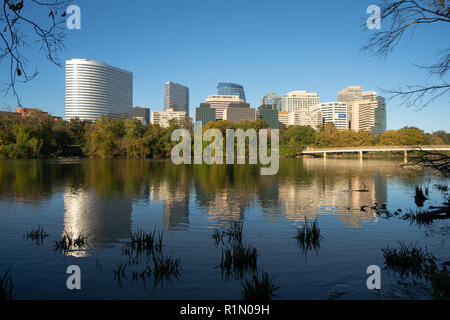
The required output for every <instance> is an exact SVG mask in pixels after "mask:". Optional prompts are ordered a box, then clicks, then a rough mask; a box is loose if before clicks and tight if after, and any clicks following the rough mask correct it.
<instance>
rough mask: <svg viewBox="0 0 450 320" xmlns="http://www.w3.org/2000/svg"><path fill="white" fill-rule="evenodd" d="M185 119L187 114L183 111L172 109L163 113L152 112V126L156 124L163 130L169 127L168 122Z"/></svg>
mask: <svg viewBox="0 0 450 320" xmlns="http://www.w3.org/2000/svg"><path fill="white" fill-rule="evenodd" d="M186 118H187V114H186V112H184V111H175V110H173V109H167V110H164V111H152V124H154V125H156V124H158V125H159V126H161V127H163V128H167V127H169V125H170V123H169V121H170V120H172V119H175V120H177V121H178V122H180V121H183V120H184V119H186Z"/></svg>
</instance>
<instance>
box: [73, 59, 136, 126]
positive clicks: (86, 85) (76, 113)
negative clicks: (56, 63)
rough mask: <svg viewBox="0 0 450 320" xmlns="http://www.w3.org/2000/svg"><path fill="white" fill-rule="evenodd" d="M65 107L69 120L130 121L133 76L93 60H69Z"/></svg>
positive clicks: (130, 73)
mask: <svg viewBox="0 0 450 320" xmlns="http://www.w3.org/2000/svg"><path fill="white" fill-rule="evenodd" d="M65 104H66V106H65V109H66V112H65V113H66V120H70V119H73V118H79V119H80V120H91V121H95V120H97V119H99V118H100V117H101V116H102V115H106V116H108V117H111V118H119V117H121V116H125V117H129V116H130V115H131V111H132V105H133V73H132V72H129V71H126V70H123V69H119V68H116V67H113V66H110V65H108V64H106V63H103V62H99V61H94V60H88V59H72V60H67V61H66V101H65Z"/></svg>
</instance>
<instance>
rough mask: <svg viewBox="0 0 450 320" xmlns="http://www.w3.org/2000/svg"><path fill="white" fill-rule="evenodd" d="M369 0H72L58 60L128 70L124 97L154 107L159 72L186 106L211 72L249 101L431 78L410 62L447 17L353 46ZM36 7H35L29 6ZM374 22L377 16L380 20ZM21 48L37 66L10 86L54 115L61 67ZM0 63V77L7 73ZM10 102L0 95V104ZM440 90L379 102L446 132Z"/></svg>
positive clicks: (439, 37)
mask: <svg viewBox="0 0 450 320" xmlns="http://www.w3.org/2000/svg"><path fill="white" fill-rule="evenodd" d="M375 3H376V1H375V0H370V1H365V0H343V1H332V0H330V1H300V0H296V1H286V0H277V1H265V0H263V1H254V0H240V1H237V0H227V1H223V0H222V1H219V0H207V1H204V0H192V1H185V0H184V1H178V0H172V1H153V0H151V1H144V0H135V1H108V0H81V1H74V3H73V4H76V5H79V6H80V8H81V24H82V25H81V30H69V31H68V32H67V38H66V42H65V46H66V48H65V50H64V51H62V52H61V53H60V55H59V59H60V60H61V61H62V62H64V61H65V60H66V59H72V58H89V59H94V60H99V61H103V62H106V63H108V64H111V65H113V66H116V67H121V68H124V69H127V70H129V71H132V72H133V73H134V94H133V104H134V105H139V106H142V107H149V108H151V110H162V108H163V88H164V82H165V81H169V80H170V81H175V82H178V83H181V84H183V85H186V86H188V87H189V89H190V110H191V116H192V115H193V111H194V109H195V107H197V106H198V105H199V104H200V103H201V102H203V101H204V99H205V98H206V97H207V96H208V95H210V94H214V93H216V85H217V83H218V82H220V81H225V82H235V83H239V84H242V85H243V86H244V89H245V93H246V96H247V100H248V102H249V103H250V104H251V106H252V107H257V106H258V101H259V99H260V98H261V97H262V96H264V95H265V94H266V93H268V92H270V91H274V92H277V93H278V94H280V95H284V94H286V93H287V92H289V91H292V90H308V91H313V92H317V93H319V95H320V100H321V101H322V102H326V101H335V100H336V99H337V92H338V91H339V90H340V89H342V88H344V87H346V86H348V85H362V86H363V87H364V89H365V90H374V91H379V90H378V88H383V89H389V88H398V87H399V86H403V85H408V84H423V83H432V80H433V79H428V77H427V75H426V74H425V73H424V72H423V70H420V69H418V68H416V67H415V66H414V64H428V63H432V62H433V61H434V60H435V58H436V56H437V54H438V53H439V52H440V50H442V49H445V46H446V45H448V31H450V30H449V27H448V26H444V25H436V26H426V27H425V28H424V29H423V30H417V31H416V33H415V37H414V38H412V39H411V40H408V39H406V40H408V41H405V42H404V43H403V44H401V45H400V46H399V47H398V48H397V50H396V51H395V52H394V53H393V54H392V55H390V56H389V57H388V59H387V60H384V59H379V58H376V57H371V56H368V55H365V54H364V53H362V52H361V51H360V49H361V47H362V46H363V45H364V44H365V43H366V41H367V38H368V37H369V36H370V35H371V33H372V32H373V31H371V30H368V29H366V28H363V27H361V25H363V24H365V20H366V19H367V18H368V17H369V14H367V13H366V9H367V7H368V6H369V5H371V4H375ZM30 14H36V13H30ZM382 28H383V21H382ZM37 49H38V48H36V47H35V46H33V45H32V46H31V48H30V49H27V50H26V51H24V53H25V54H26V56H27V57H28V59H29V60H30V63H29V67H30V68H31V69H33V68H34V67H37V69H38V71H39V75H38V77H37V78H36V79H34V80H33V81H32V82H29V83H27V84H25V85H20V86H18V90H19V93H20V95H21V98H22V104H23V105H24V106H29V107H38V108H41V109H43V110H45V111H48V112H50V113H52V114H54V115H60V116H64V68H63V69H60V68H58V67H56V66H54V65H52V64H51V63H50V62H48V61H47V60H46V59H45V58H44V57H43V53H42V52H41V53H38V52H37ZM6 70H7V69H6V64H5V62H3V63H2V64H1V65H0V71H1V73H0V75H1V76H0V80H1V81H2V82H5V81H7V72H6ZM9 105H10V106H13V107H15V105H16V103H15V99H14V97H12V96H6V97H4V96H3V95H2V96H0V107H3V108H5V107H6V106H9ZM449 106H450V97H449V96H446V97H442V98H440V99H438V100H436V101H435V103H433V104H432V105H430V106H429V107H427V108H425V109H422V110H419V111H415V110H413V109H408V108H407V107H406V106H402V105H400V101H399V100H390V101H388V104H387V108H388V109H387V110H388V129H398V128H401V127H403V126H406V125H410V126H417V127H420V128H422V129H424V130H425V131H435V130H439V129H444V130H447V131H449V132H450V116H449V111H448V107H449Z"/></svg>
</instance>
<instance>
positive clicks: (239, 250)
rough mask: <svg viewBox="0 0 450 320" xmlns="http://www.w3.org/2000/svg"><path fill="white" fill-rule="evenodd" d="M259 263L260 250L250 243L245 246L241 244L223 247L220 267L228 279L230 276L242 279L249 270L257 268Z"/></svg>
mask: <svg viewBox="0 0 450 320" xmlns="http://www.w3.org/2000/svg"><path fill="white" fill-rule="evenodd" d="M257 264H258V251H257V250H256V248H254V247H251V246H250V245H248V246H247V247H244V246H243V245H242V244H240V245H235V246H231V247H227V248H222V260H221V262H220V265H219V267H220V268H221V269H222V274H225V278H226V279H228V278H229V277H230V276H233V277H234V278H236V279H241V278H243V277H244V275H245V273H246V272H247V271H249V270H256V268H257Z"/></svg>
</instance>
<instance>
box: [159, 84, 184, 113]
mask: <svg viewBox="0 0 450 320" xmlns="http://www.w3.org/2000/svg"><path fill="white" fill-rule="evenodd" d="M167 109H172V110H174V111H184V112H186V114H187V115H189V88H188V87H186V86H183V85H181V84H179V83H176V82H172V81H167V82H165V83H164V110H167Z"/></svg>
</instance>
